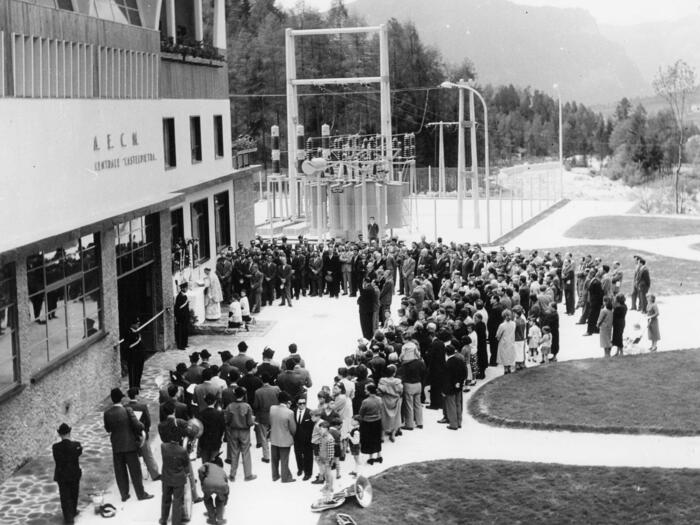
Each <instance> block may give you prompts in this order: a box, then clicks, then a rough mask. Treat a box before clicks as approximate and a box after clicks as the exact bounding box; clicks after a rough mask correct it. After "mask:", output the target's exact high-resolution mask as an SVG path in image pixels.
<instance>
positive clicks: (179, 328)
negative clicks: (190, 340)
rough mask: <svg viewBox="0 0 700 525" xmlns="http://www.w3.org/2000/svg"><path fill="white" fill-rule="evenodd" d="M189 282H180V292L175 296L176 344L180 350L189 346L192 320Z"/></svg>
mask: <svg viewBox="0 0 700 525" xmlns="http://www.w3.org/2000/svg"><path fill="white" fill-rule="evenodd" d="M186 292H187V283H181V284H180V292H179V293H178V294H177V297H175V306H174V308H175V344H176V345H177V347H178V348H179V349H180V350H184V349H185V348H187V334H188V331H189V322H190V302H189V299H188V298H187V294H186Z"/></svg>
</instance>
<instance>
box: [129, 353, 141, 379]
mask: <svg viewBox="0 0 700 525" xmlns="http://www.w3.org/2000/svg"><path fill="white" fill-rule="evenodd" d="M143 362H144V355H143V352H131V354H130V355H129V357H128V358H127V366H128V368H129V388H133V387H136V388H141V376H142V375H143Z"/></svg>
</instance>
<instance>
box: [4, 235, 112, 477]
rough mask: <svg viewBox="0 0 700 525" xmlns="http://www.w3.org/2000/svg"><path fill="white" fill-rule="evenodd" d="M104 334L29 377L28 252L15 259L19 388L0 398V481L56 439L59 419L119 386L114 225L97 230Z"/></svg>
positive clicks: (78, 413)
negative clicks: (55, 364)
mask: <svg viewBox="0 0 700 525" xmlns="http://www.w3.org/2000/svg"><path fill="white" fill-rule="evenodd" d="M100 246H101V256H102V257H101V263H102V266H101V268H102V294H103V301H102V303H103V314H102V319H103V330H104V331H105V334H106V335H105V336H104V337H103V338H101V339H100V340H98V341H96V342H94V343H93V344H91V345H89V346H87V347H86V348H84V349H82V350H75V351H74V352H75V354H76V355H75V356H73V357H72V358H71V359H68V360H67V361H66V362H65V363H63V364H62V365H60V366H58V367H57V368H56V369H55V370H52V371H51V372H50V373H48V374H46V375H45V376H43V377H40V378H38V379H36V380H35V381H34V380H33V379H32V376H33V375H34V374H36V372H37V370H32V367H31V355H30V351H29V350H28V345H27V326H28V325H29V323H31V322H32V320H31V318H32V316H31V312H30V308H31V306H30V302H29V298H28V293H27V271H26V264H25V262H26V256H27V253H26V252H22V251H18V253H17V256H16V258H15V267H16V274H17V305H18V320H19V322H18V324H19V326H18V336H19V345H20V346H19V348H20V360H21V376H20V377H21V383H22V386H23V389H22V390H21V391H20V392H18V393H16V394H14V395H13V396H12V397H9V398H6V399H3V400H1V401H0V421H2V425H0V443H1V444H2V446H1V447H0V482H1V481H2V480H4V479H6V478H7V477H8V475H10V474H11V473H12V472H13V471H14V470H16V469H17V468H18V467H19V466H21V465H22V464H23V463H24V462H26V461H27V460H28V458H30V457H32V456H33V455H35V454H37V453H39V452H41V451H42V450H43V449H44V448H45V447H46V446H48V445H49V444H50V443H52V442H53V441H55V440H56V438H57V435H56V429H57V428H58V426H59V425H60V424H61V423H62V422H64V421H65V422H67V423H68V424H72V423H74V422H76V421H78V420H79V419H80V418H82V417H83V416H85V415H86V414H87V413H89V412H90V411H94V409H95V405H96V404H98V403H99V402H100V400H102V399H104V398H105V397H107V396H108V395H109V391H110V389H111V388H113V387H115V386H118V385H119V378H120V364H119V353H118V351H117V350H115V349H114V345H115V344H116V343H117V341H118V339H117V338H118V335H119V315H118V304H117V278H116V267H115V265H116V260H115V252H114V250H115V248H114V228H110V229H108V230H106V231H102V232H101V235H100Z"/></svg>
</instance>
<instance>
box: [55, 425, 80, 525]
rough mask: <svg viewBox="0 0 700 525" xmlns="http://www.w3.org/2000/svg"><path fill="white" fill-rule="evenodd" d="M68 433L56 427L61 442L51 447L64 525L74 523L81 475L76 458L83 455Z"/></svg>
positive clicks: (68, 428)
mask: <svg viewBox="0 0 700 525" xmlns="http://www.w3.org/2000/svg"><path fill="white" fill-rule="evenodd" d="M70 433H71V428H70V427H69V426H68V425H67V424H65V423H61V426H60V427H58V435H59V437H60V438H61V441H59V442H58V443H54V445H53V459H54V461H55V462H56V470H55V471H54V475H53V480H54V481H55V482H56V483H58V494H59V496H60V498H61V510H62V511H63V521H64V522H65V523H75V521H74V520H75V516H76V514H78V492H79V490H80V476H81V475H82V471H81V470H80V464H79V462H78V458H79V457H80V455H81V454H82V453H83V447H82V446H80V443H78V442H77V441H71V438H70Z"/></svg>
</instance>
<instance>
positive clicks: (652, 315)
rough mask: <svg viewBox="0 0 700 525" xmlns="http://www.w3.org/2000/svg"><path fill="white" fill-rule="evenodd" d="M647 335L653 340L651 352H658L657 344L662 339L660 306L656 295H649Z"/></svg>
mask: <svg viewBox="0 0 700 525" xmlns="http://www.w3.org/2000/svg"><path fill="white" fill-rule="evenodd" d="M647 337H648V338H649V341H651V348H649V351H650V352H656V345H657V344H658V342H659V339H661V333H660V332H659V306H658V305H657V304H656V296H655V295H653V294H652V295H650V296H649V304H648V305H647Z"/></svg>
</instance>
